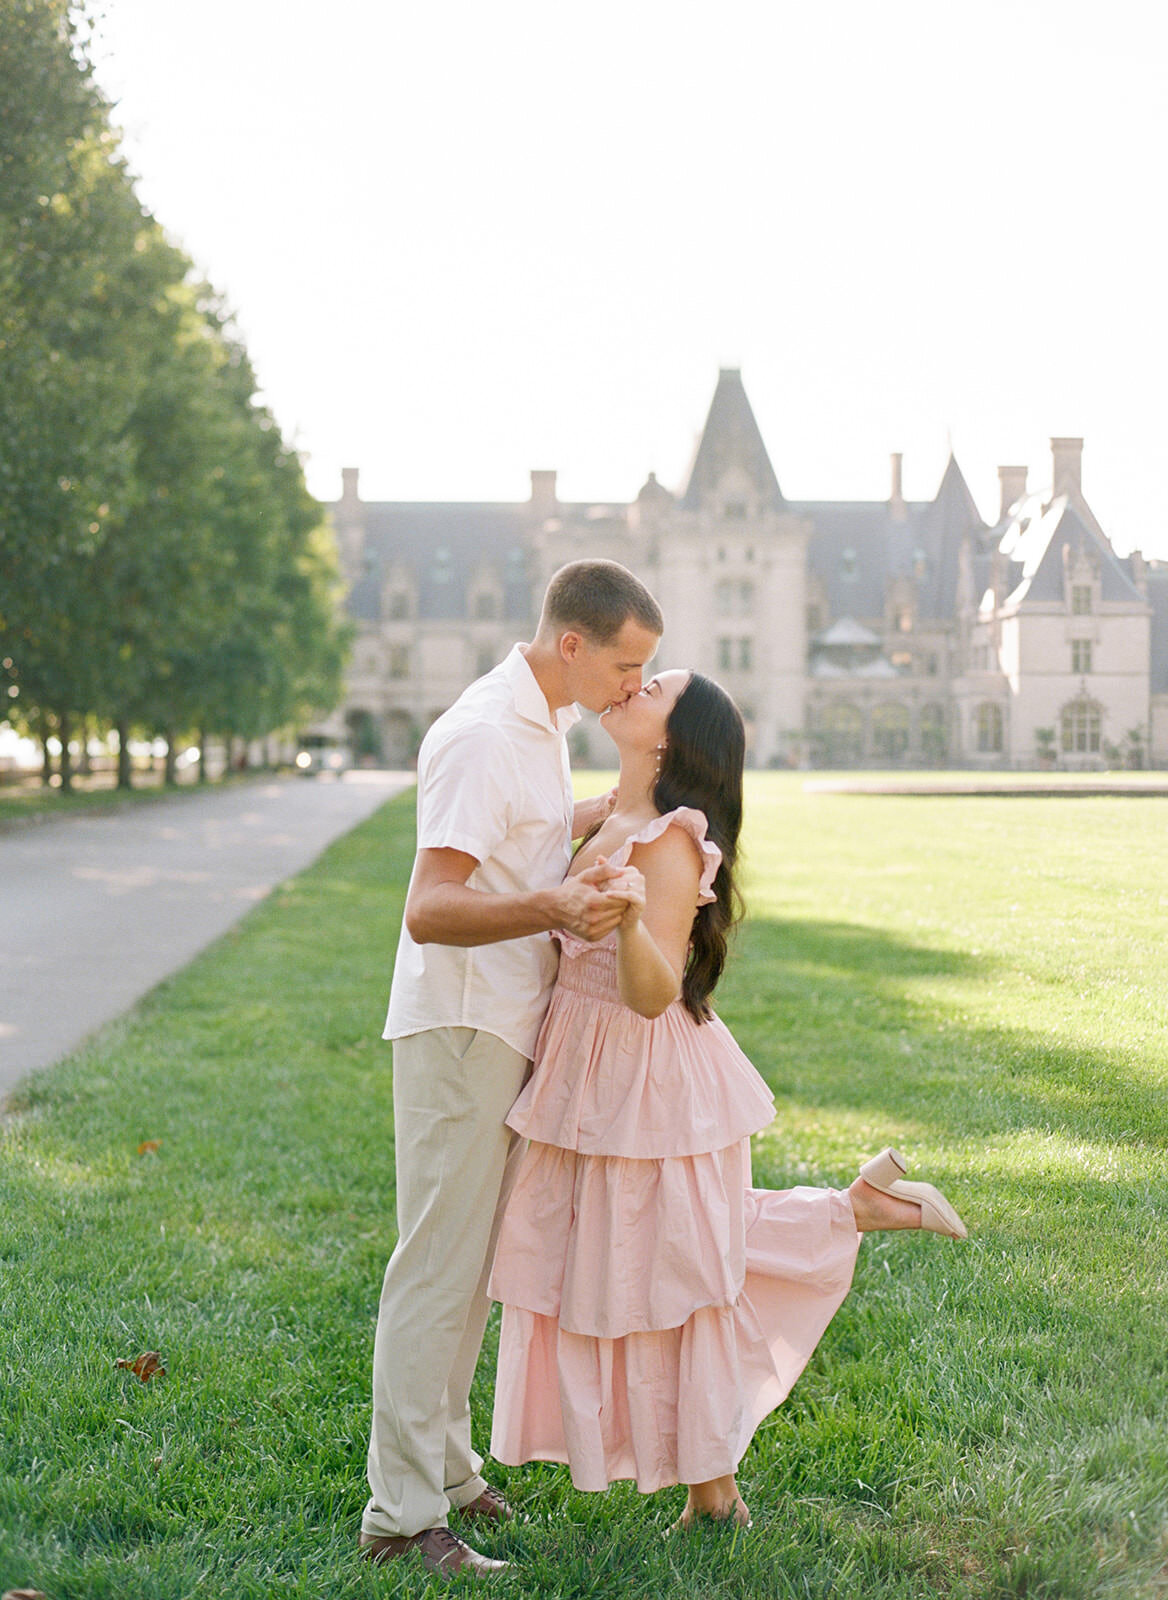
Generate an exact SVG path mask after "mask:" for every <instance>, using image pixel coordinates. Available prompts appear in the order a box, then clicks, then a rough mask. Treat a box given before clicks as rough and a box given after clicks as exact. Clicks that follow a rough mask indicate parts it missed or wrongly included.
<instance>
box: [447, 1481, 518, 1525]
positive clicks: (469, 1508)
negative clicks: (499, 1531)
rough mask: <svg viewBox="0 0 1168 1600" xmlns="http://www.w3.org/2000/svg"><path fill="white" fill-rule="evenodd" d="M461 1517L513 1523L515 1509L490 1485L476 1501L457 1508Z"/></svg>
mask: <svg viewBox="0 0 1168 1600" xmlns="http://www.w3.org/2000/svg"><path fill="white" fill-rule="evenodd" d="M454 1509H455V1511H457V1512H458V1515H459V1516H460V1517H485V1518H486V1519H487V1521H488V1522H513V1521H514V1520H515V1508H514V1507H513V1506H509V1505H508V1504H507V1501H506V1499H505V1498H504V1497H503V1495H502V1493H501V1492H500V1491H499V1490H498V1489H492V1488H491V1485H490V1484H489V1483H488V1484H487V1485H486V1487H485V1488H484V1489H483V1492H482V1494H480V1495H479V1496H478V1497H477V1498H476V1499H474V1500H472V1501H470V1503H469V1504H468V1505H465V1506H455V1507H454Z"/></svg>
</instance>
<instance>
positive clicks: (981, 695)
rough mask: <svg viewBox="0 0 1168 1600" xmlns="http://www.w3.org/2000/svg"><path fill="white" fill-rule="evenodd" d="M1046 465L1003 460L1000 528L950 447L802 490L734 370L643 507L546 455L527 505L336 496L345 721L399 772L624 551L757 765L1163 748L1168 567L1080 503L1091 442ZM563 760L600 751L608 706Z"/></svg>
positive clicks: (675, 645) (1039, 756) (669, 659)
mask: <svg viewBox="0 0 1168 1600" xmlns="http://www.w3.org/2000/svg"><path fill="white" fill-rule="evenodd" d="M1051 446H1052V453H1053V461H1052V472H1051V479H1050V482H1049V484H1048V485H1047V486H1045V487H1043V488H1041V489H1039V490H1038V491H1037V492H1035V491H1032V490H1030V489H1028V488H1027V469H1026V468H1025V467H1017V466H1007V467H999V469H998V474H999V478H1000V481H1001V507H1000V510H999V513H998V517H997V521H996V522H994V523H993V525H992V526H991V525H989V524H987V523H986V522H985V521H984V520H983V518H982V516H981V515H980V513H979V511H978V509H977V506H976V505H975V504H974V501H973V497H972V495H971V494H970V492H969V489H968V487H967V485H966V482H965V479H964V477H963V476H962V473H961V469H960V468H959V467H958V465H957V462H956V460H955V459H954V458H953V457H950V460H949V464H948V466H947V467H946V469H945V473H944V476H943V478H942V480H941V484H940V487H939V489H938V491H937V494H936V497H935V498H934V499H933V500H931V501H927V502H917V501H906V500H905V499H904V497H903V495H902V493H901V457H900V456H899V455H894V456H893V457H892V478H891V484H890V488H889V495H888V498H887V500H882V501H873V502H868V501H819V500H817V501H808V500H801V501H793V500H788V499H787V498H786V497H785V496H784V494H783V492H782V490H781V489H780V487H779V481H778V478H777V477H776V474H775V471H774V468H773V466H772V465H771V461H770V457H769V456H768V454H767V450H766V446H765V444H764V443H763V440H762V435H761V434H760V432H759V429H758V425H757V423H756V421H755V418H754V413H753V412H752V410H751V407H750V402H749V400H748V399H747V396H746V391H745V389H744V388H743V385H742V378H741V375H740V374H739V372H738V371H737V370H733V369H731V370H725V371H723V372H722V373H721V374H720V375H719V378H718V386H717V389H716V390H715V393H714V398H713V401H712V403H711V406H710V413H709V416H708V418H707V420H706V425H705V429H704V431H703V433H702V436H701V439H700V442H699V444H698V448H697V452H696V455H695V457H694V462H693V467H692V470H691V472H690V475H689V481H688V483H687V484H686V485H685V487H684V488H683V489H682V490H681V492H680V493H677V494H674V493H671V492H670V490H668V489H666V488H664V487H663V486H662V485H661V484H659V483H658V482H657V480H656V478H655V476H654V475H653V474H652V473H650V475H649V478H648V481H647V482H646V483H645V485H644V487H643V488H642V489H641V491H640V493H639V494H638V495H637V498H636V500H634V501H633V502H632V503H631V504H629V505H622V504H616V505H614V504H611V503H604V504H575V503H573V504H566V503H564V502H563V501H561V500H560V499H559V498H558V496H557V493H556V474H555V473H554V472H533V473H532V474H531V498H530V499H529V500H528V501H527V502H526V503H524V504H520V505H507V504H498V503H484V504H478V503H467V502H450V503H437V502H435V503H431V502H425V503H417V504H408V503H399V502H365V501H363V500H362V499H361V498H360V494H359V491H358V474H357V470H356V469H355V468H349V469H346V471H345V473H344V475H343V478H344V488H343V493H342V496H341V499H340V500H339V501H337V502H336V503H335V504H334V505H333V507H332V508H331V509H332V514H333V519H334V524H335V528H336V533H337V540H338V547H339V551H340V558H341V566H342V572H343V575H344V578H345V582H346V585H347V588H348V598H347V606H348V610H349V613H350V616H351V618H352V620H353V622H354V624H355V627H356V641H355V646H354V651H353V659H352V663H351V667H350V672H349V679H348V684H347V689H346V695H345V699H344V702H343V704H342V706H341V707H340V708H339V710H338V711H337V713H336V714H335V717H334V719H333V722H332V728H333V731H334V732H335V733H337V734H338V735H341V736H345V735H346V730H347V737H348V738H349V739H350V741H351V742H352V744H353V745H354V747H355V749H356V750H357V752H358V753H359V754H361V755H365V756H369V757H374V758H379V759H381V760H383V761H385V762H387V763H389V764H391V765H400V764H404V763H406V762H407V761H408V760H409V759H410V758H411V757H412V756H413V755H414V754H415V753H416V751H417V747H418V743H419V741H420V740H421V737H422V735H423V733H424V732H425V730H426V728H427V727H428V726H429V725H430V723H431V722H432V721H433V720H434V718H435V717H436V716H438V715H439V714H440V713H441V712H442V711H443V710H445V708H446V707H447V706H449V705H450V704H451V703H452V701H453V700H454V699H455V698H456V697H457V695H458V694H459V693H460V692H461V691H462V690H463V689H464V688H465V687H466V685H467V684H468V683H470V682H471V681H472V679H474V678H475V677H477V676H479V675H480V674H482V673H484V672H487V671H489V670H490V668H491V667H493V666H494V665H495V664H496V662H498V661H500V660H501V659H502V657H503V656H504V655H505V654H506V652H507V650H508V649H509V648H510V646H511V644H512V643H513V642H514V641H515V640H516V639H527V638H530V637H531V634H532V631H533V627H534V623H535V620H536V618H537V616H538V612H539V602H540V598H541V596H542V593H543V590H544V587H545V585H546V583H547V580H548V578H549V577H550V575H551V574H552V573H553V572H554V571H555V570H556V568H558V567H560V566H562V565H563V564H564V562H566V561H571V560H574V559H576V558H578V557H581V556H593V557H598V556H603V557H610V558H612V559H614V560H617V561H621V562H623V563H624V564H625V565H626V566H628V567H631V568H632V569H633V571H634V572H636V573H637V574H638V576H639V577H641V578H642V579H643V580H644V581H645V583H646V584H648V586H649V588H650V589H651V590H652V591H653V593H654V594H655V595H656V596H657V598H658V600H659V601H660V603H661V607H662V610H663V612H664V614H665V618H666V629H667V631H666V634H665V637H664V638H663V640H662V642H661V649H660V652H659V654H658V657H657V662H656V665H658V666H662V667H670V666H690V667H695V668H697V669H698V670H700V671H702V672H705V673H708V674H709V675H710V676H711V677H714V678H717V679H718V680H719V682H721V683H722V684H724V685H725V687H726V688H727V689H728V690H729V691H730V692H731V693H732V694H733V695H734V697H735V699H736V700H737V702H738V704H739V705H740V706H741V708H742V711H743V714H744V716H745V718H746V721H747V726H748V730H749V736H750V750H751V759H752V760H753V762H754V763H755V764H756V765H759V766H774V765H787V764H793V765H804V764H812V765H816V766H858V765H870V766H882V767H887V766H920V765H942V764H945V765H960V766H968V767H1029V766H1036V765H1051V764H1054V763H1057V764H1058V765H1059V766H1061V767H1065V768H1094V767H1107V766H1111V767H1115V766H1118V765H1143V764H1147V763H1149V762H1150V763H1151V764H1154V765H1157V766H1161V765H1168V562H1158V561H1148V560H1145V559H1143V558H1142V557H1141V555H1140V554H1139V553H1138V552H1133V553H1132V554H1131V555H1130V556H1127V557H1119V556H1117V555H1116V553H1115V551H1114V550H1113V548H1112V546H1111V543H1110V541H1109V539H1108V537H1107V535H1106V533H1105V532H1104V530H1103V529H1102V528H1101V527H1100V525H1099V523H1098V521H1097V520H1096V518H1095V516H1094V514H1093V513H1092V511H1091V508H1090V506H1089V505H1088V504H1087V502H1086V500H1085V499H1084V497H1083V491H1082V482H1081V458H1082V448H1083V441H1082V440H1081V439H1053V440H1052V441H1051ZM573 743H574V753H575V754H576V755H577V756H578V757H579V758H580V759H583V760H597V761H602V762H604V761H607V760H608V758H609V756H610V754H611V751H610V749H609V748H608V744H607V740H606V739H605V737H604V735H603V733H602V732H600V731H599V730H598V728H597V724H596V721H595V719H594V718H586V719H585V720H584V721H583V722H581V723H580V724H579V725H578V727H577V728H576V729H575V730H574V731H573Z"/></svg>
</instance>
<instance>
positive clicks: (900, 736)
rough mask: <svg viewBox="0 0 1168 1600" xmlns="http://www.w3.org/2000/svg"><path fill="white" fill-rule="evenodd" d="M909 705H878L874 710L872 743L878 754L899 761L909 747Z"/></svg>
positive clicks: (889, 759) (888, 759) (886, 759)
mask: <svg viewBox="0 0 1168 1600" xmlns="http://www.w3.org/2000/svg"><path fill="white" fill-rule="evenodd" d="M908 733H909V715H908V707H907V706H901V705H884V706H877V707H876V708H875V709H874V710H873V712H872V744H873V747H874V748H875V751H876V754H877V756H879V757H881V758H882V759H883V760H885V761H899V760H900V758H901V757H902V756H903V755H904V753H905V751H906V750H907V749H908Z"/></svg>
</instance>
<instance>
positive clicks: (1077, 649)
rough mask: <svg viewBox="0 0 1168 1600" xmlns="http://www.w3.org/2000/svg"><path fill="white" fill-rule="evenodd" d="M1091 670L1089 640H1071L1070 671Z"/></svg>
mask: <svg viewBox="0 0 1168 1600" xmlns="http://www.w3.org/2000/svg"><path fill="white" fill-rule="evenodd" d="M1090 670H1091V641H1090V639H1072V640H1071V671H1072V672H1090Z"/></svg>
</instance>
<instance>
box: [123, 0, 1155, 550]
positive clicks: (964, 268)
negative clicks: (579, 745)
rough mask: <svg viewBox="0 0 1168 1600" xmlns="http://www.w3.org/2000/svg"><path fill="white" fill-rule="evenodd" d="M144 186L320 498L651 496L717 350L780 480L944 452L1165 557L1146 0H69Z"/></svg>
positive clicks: (789, 490) (848, 473) (989, 499)
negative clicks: (91, 18) (1078, 493)
mask: <svg viewBox="0 0 1168 1600" xmlns="http://www.w3.org/2000/svg"><path fill="white" fill-rule="evenodd" d="M102 10H103V12H104V17H103V20H102V23H101V31H100V47H99V51H98V60H99V76H100V79H101V82H102V84H103V86H104V87H105V89H106V91H107V93H109V94H110V95H111V96H112V97H113V98H114V99H115V100H116V101H117V102H118V113H117V115H118V118H119V120H120V122H121V124H122V126H123V128H124V129H125V132H126V135H127V150H128V153H129V156H130V160H131V163H132V165H133V167H134V169H135V170H136V171H137V172H138V173H139V174H140V176H141V180H142V181H141V193H142V196H143V198H144V200H145V201H146V202H147V204H148V205H149V206H150V207H151V209H152V210H153V211H154V212H155V214H156V215H157V216H158V218H159V219H160V221H161V222H162V223H163V224H164V226H165V227H167V229H168V230H169V231H170V233H171V234H172V235H173V236H174V237H175V238H176V239H177V240H178V241H179V242H180V243H181V244H182V245H183V246H184V247H185V248H186V250H187V251H188V252H189V253H190V254H191V255H192V256H193V257H194V259H195V261H196V262H197V264H198V265H199V267H200V268H201V269H202V270H203V271H205V272H206V273H207V275H208V276H209V277H210V278H211V280H212V282H214V283H215V284H216V285H217V286H218V287H219V288H220V289H222V290H223V291H225V293H226V295H227V297H228V300H229V302H230V303H231V304H232V305H233V306H234V307H235V309H236V311H237V313H238V318H239V324H240V327H241V330H242V332H243V335H244V338H245V340H246V342H247V344H248V347H249V349H250V351H251V354H252V357H253V359H254V361H255V363H256V366H257V369H258V372H259V375H260V379H261V383H262V384H263V386H264V389H265V391H266V394H267V398H268V401H269V403H270V404H271V406H272V407H273V409H274V411H275V412H276V415H277V417H278V418H279V420H280V422H281V424H282V425H283V426H284V428H285V429H286V430H288V431H290V432H291V433H292V435H293V437H294V438H295V440H296V442H297V444H298V445H299V447H300V448H301V449H302V451H303V452H304V454H305V456H306V460H307V465H308V472H309V484H310V487H311V488H312V490H313V491H314V493H316V494H317V495H319V496H320V497H321V498H324V499H332V498H335V496H336V495H337V494H338V493H339V490H340V468H341V467H342V466H350V465H352V466H359V467H360V468H361V472H362V479H361V483H362V493H363V495H364V496H365V498H368V499H420V500H426V499H501V500H519V499H524V498H526V495H527V492H528V477H527V474H528V470H529V468H531V467H555V468H558V469H559V472H560V479H559V484H560V493H561V495H562V497H563V498H564V499H569V500H571V499H605V498H611V499H619V500H628V499H631V498H632V497H633V496H634V495H635V494H636V491H637V489H638V488H639V487H640V485H641V483H642V482H643V481H644V478H645V476H646V474H647V472H648V471H649V470H650V469H653V470H655V471H656V472H657V474H658V477H659V478H660V479H661V480H662V482H664V483H666V484H668V485H670V486H671V487H678V486H680V485H681V484H682V482H683V480H684V477H685V474H686V471H687V468H688V466H689V462H690V457H691V454H692V450H693V445H694V440H695V436H696V434H697V432H698V430H699V429H700V427H701V425H702V423H703V421H704V419H705V413H706V410H707V407H708V405H709V401H710V396H711V395H712V393H713V389H714V384H715V381H716V379H717V369H718V368H719V366H740V367H741V368H742V370H743V378H744V380H745V383H746V388H747V393H748V394H749V395H750V398H751V401H752V403H753V406H754V409H755V413H756V415H757V417H758V420H759V424H760V426H761V428H762V432H763V436H764V438H765V439H766V442H767V445H768V448H769V450H770V454H771V458H772V460H773V462H774V465H775V469H776V471H777V473H778V476H779V482H780V484H781V485H782V487H783V490H784V492H785V493H786V494H787V495H788V496H790V497H792V498H795V499H798V498H824V499H829V498H832V499H878V498H883V497H884V496H885V495H886V494H887V492H888V455H889V452H891V451H893V450H902V451H903V452H904V454H905V468H904V471H905V493H906V495H907V496H908V497H909V498H910V499H924V498H930V497H931V496H932V495H933V494H934V493H935V492H936V488H937V485H938V483H939V481H940V477H941V473H942V471H943V468H944V465H945V460H946V456H947V451H948V445H949V440H950V438H951V439H952V443H953V447H954V449H955V451H956V453H957V457H958V460H959V462H960V464H961V466H962V469H963V470H964V472H965V474H966V477H967V478H968V480H969V483H970V486H971V488H972V489H973V492H974V495H975V497H976V498H977V499H978V502H979V504H980V506H981V509H982V512H983V514H984V515H985V516H986V517H987V518H988V519H989V520H991V521H992V520H993V519H994V517H995V516H996V512H997V503H998V489H997V472H996V468H997V465H998V463H1000V462H1025V463H1027V464H1028V465H1029V467H1030V469H1031V479H1030V481H1031V485H1032V486H1033V487H1041V486H1042V485H1043V484H1045V483H1048V482H1049V476H1050V468H1049V460H1050V455H1049V439H1050V437H1051V435H1058V434H1072V435H1083V436H1084V437H1085V439H1086V449H1085V452H1084V471H1083V478H1084V489H1085V492H1086V494H1087V497H1088V499H1089V500H1090V501H1091V503H1092V505H1093V507H1094V509H1095V511H1096V513H1097V515H1098V516H1099V518H1100V520H1101V521H1102V523H1103V526H1104V528H1105V529H1106V530H1107V531H1108V532H1109V534H1110V535H1111V537H1112V539H1113V541H1114V543H1115V544H1116V547H1117V548H1118V549H1119V550H1120V551H1121V552H1124V551H1127V550H1129V549H1130V548H1132V547H1133V546H1142V547H1143V549H1144V550H1145V551H1147V552H1151V553H1156V554H1160V555H1165V556H1168V501H1166V500H1165V497H1164V495H1163V493H1162V480H1163V475H1164V467H1165V456H1166V445H1168V385H1166V372H1165V368H1166V365H1168V311H1166V299H1168V227H1166V215H1165V200H1164V195H1165V170H1166V165H1168V163H1166V160H1165V157H1166V155H1168V95H1166V93H1165V88H1164V85H1165V82H1166V81H1168V77H1166V74H1168V22H1166V21H1165V20H1164V19H1165V16H1166V13H1165V9H1164V8H1163V7H1162V6H1159V5H1156V4H1153V3H1152V0H1109V3H1107V4H1102V3H1100V0H976V3H970V0H883V3H881V4H875V3H873V0H799V3H797V4H794V3H788V0H716V3H715V0H709V3H705V0H703V3H695V0H589V3H588V4H583V3H579V0H577V3H574V4H569V3H567V0H492V3H491V4H483V3H482V0H410V3H408V4H406V3H404V0H331V3H329V4H327V5H321V4H319V3H313V4H309V3H307V0H199V3H198V4H197V5H196V4H194V3H192V0H104V4H103V6H102Z"/></svg>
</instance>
